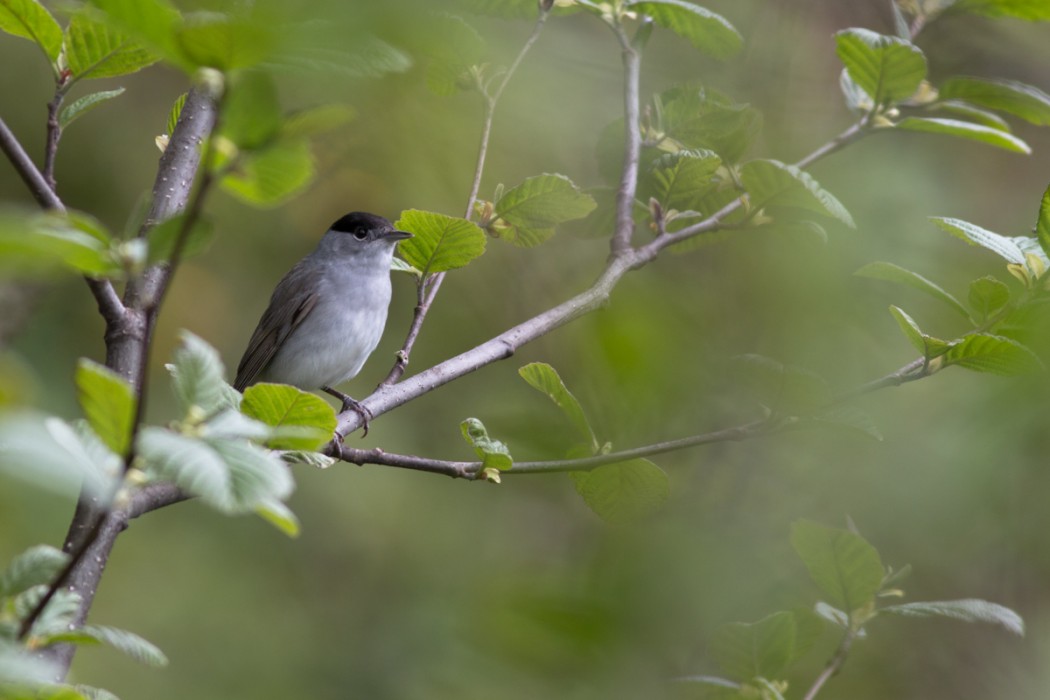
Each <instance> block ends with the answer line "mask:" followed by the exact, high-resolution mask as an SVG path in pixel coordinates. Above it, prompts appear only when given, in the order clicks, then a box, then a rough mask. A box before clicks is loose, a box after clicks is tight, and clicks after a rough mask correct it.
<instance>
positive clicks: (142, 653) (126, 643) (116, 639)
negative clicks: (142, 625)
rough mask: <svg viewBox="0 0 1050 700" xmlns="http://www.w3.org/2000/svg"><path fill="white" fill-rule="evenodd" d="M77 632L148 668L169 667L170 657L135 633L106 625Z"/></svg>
mask: <svg viewBox="0 0 1050 700" xmlns="http://www.w3.org/2000/svg"><path fill="white" fill-rule="evenodd" d="M77 631H78V632H81V633H83V634H86V635H88V636H90V637H91V638H93V639H96V640H98V641H99V642H101V643H103V644H106V645H107V646H111V647H113V648H114V649H116V650H117V651H119V652H121V653H123V654H126V655H128V656H130V657H131V658H133V659H135V660H136V661H138V662H140V663H143V664H146V665H147V666H153V667H157V668H159V667H161V666H167V665H168V657H166V656H165V655H164V652H162V651H161V650H160V649H159V648H157V646H156V645H154V644H153V643H152V642H149V641H147V640H145V639H143V638H142V637H140V636H139V635H137V634H135V633H134V632H129V631H127V630H122V629H117V628H115V627H107V626H104V625H84V626H83V627H80V628H78V630H77Z"/></svg>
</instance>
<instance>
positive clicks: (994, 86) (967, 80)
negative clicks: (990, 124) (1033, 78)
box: [940, 76, 1050, 126]
mask: <svg viewBox="0 0 1050 700" xmlns="http://www.w3.org/2000/svg"><path fill="white" fill-rule="evenodd" d="M940 97H941V99H943V100H963V101H965V102H968V103H971V104H975V105H977V106H979V107H986V108H987V109H996V110H999V111H1000V112H1006V113H1007V114H1012V115H1014V116H1015V117H1020V118H1021V119H1024V120H1025V121H1027V122H1031V123H1032V124H1036V125H1038V126H1047V125H1050V95H1048V94H1046V93H1045V92H1043V91H1042V90H1040V89H1039V88H1037V87H1035V86H1034V85H1026V84H1025V83H1019V82H1017V81H1015V80H1002V79H996V78H971V77H968V76H963V77H958V78H951V79H950V80H946V81H945V83H944V85H942V86H941V89H940Z"/></svg>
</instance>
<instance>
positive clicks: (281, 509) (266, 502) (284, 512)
mask: <svg viewBox="0 0 1050 700" xmlns="http://www.w3.org/2000/svg"><path fill="white" fill-rule="evenodd" d="M255 512H256V513H257V514H258V515H259V517H261V518H262V519H263V520H265V521H266V522H268V523H270V524H271V525H273V526H274V527H276V528H277V529H278V530H280V531H281V532H283V533H284V534H286V535H288V536H289V537H298V536H299V529H300V526H299V518H297V517H296V516H295V513H293V512H292V509H291V508H289V507H288V506H286V505H285V504H284V503H281V502H280V501H278V500H277V499H276V498H264V499H263V500H262V501H260V502H259V504H258V505H256V506H255Z"/></svg>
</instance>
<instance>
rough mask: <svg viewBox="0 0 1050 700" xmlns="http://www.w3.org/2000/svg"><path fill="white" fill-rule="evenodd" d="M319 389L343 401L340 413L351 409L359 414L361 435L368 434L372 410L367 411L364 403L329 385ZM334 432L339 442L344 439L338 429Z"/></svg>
mask: <svg viewBox="0 0 1050 700" xmlns="http://www.w3.org/2000/svg"><path fill="white" fill-rule="evenodd" d="M321 391H323V392H325V393H326V394H331V395H332V396H334V397H335V398H337V399H339V400H340V401H342V402H343V407H342V408H341V409H339V412H340V413H345V412H347V411H350V410H352V411H353V412H354V413H356V414H357V415H359V416H361V428H362V429H363V432H362V433H361V437H365V436H366V435H368V422H369V421H370V420H372V419H373V418H374V417H375V416H373V415H372V412H371V411H369V410H368V409H367V408H366V407H365V405H364V404H362V403H361V402H359V401H357V400H355V399H353V398H351V397H350V396H348V395H346V394H344V393H343V392H341V391H338V390H336V389H333V388H332V387H330V386H323V387H321ZM335 434H336V435H337V436H339V440H340V442H341V441H343V440H344V439H345V436H344V435H342V434H341V433H340V432H339V431H336V433H335Z"/></svg>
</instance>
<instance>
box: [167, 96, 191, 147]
mask: <svg viewBox="0 0 1050 700" xmlns="http://www.w3.org/2000/svg"><path fill="white" fill-rule="evenodd" d="M187 95H189V93H188V92H184V93H182V94H181V95H179V96H178V97H176V98H175V102H173V103H172V105H171V111H170V112H168V123H167V127H166V130H167V134H168V136H171V135H172V134H173V133H175V126H176V125H177V124H178V123H179V115H180V114H182V106H183V105H185V104H186V96H187Z"/></svg>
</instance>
